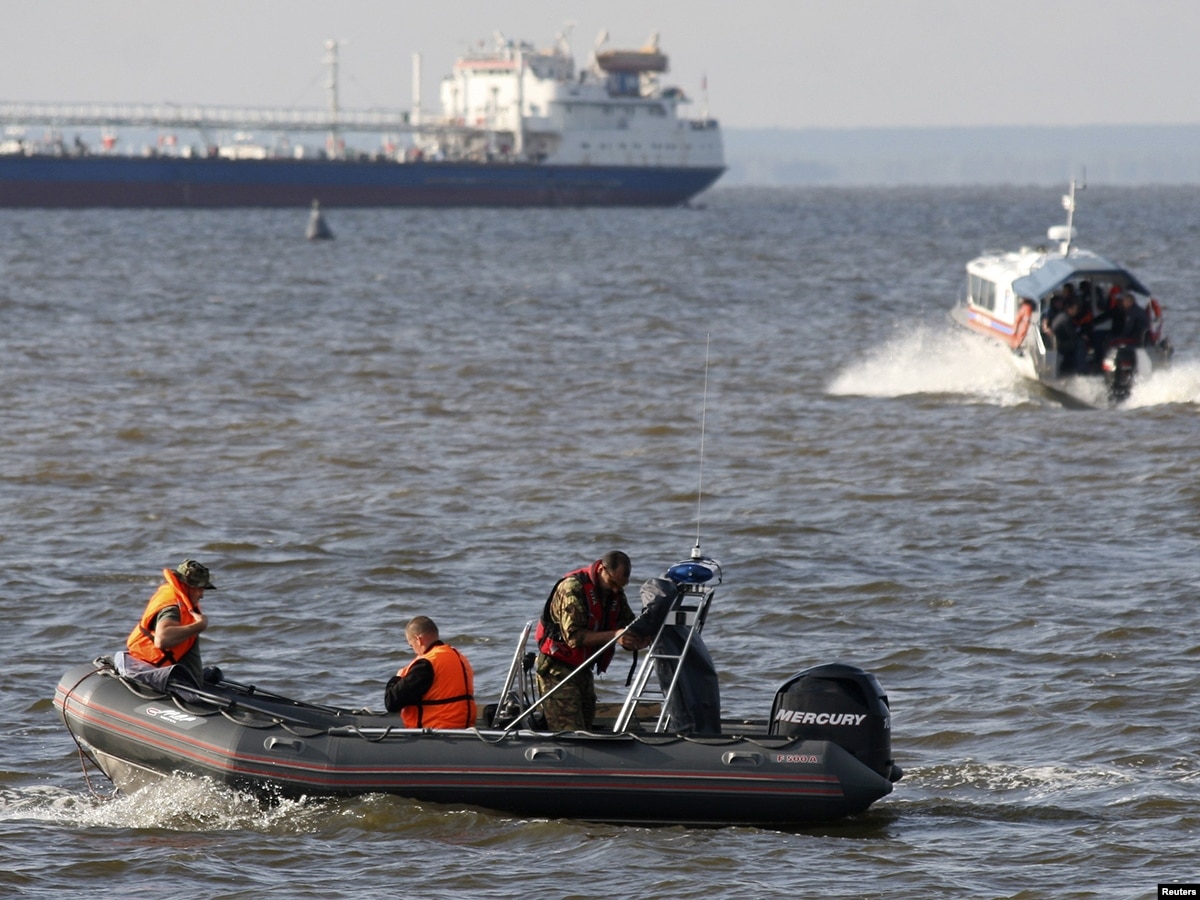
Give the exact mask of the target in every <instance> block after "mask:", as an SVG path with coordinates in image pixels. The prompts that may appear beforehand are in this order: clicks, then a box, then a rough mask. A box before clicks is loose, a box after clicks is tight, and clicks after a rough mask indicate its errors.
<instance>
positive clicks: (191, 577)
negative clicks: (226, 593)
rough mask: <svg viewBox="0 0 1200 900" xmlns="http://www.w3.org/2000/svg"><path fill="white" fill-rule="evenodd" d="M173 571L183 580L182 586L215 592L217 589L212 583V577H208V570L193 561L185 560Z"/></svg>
mask: <svg viewBox="0 0 1200 900" xmlns="http://www.w3.org/2000/svg"><path fill="white" fill-rule="evenodd" d="M175 571H176V572H177V573H179V577H180V578H182V579H183V583H184V584H190V585H191V586H192V587H197V588H203V589H204V590H206V591H215V590H216V589H217V586H216V585H215V584H213V583H212V577H211V576H210V575H209V573H208V569H207V568H206V567H205V566H202V565H201V564H200V563H198V562H196V561H195V560H194V559H185V560H184V561H183V562H181V563H180V564H179V565H178V566H176V567H175Z"/></svg>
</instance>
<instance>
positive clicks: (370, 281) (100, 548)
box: [0, 184, 1200, 898]
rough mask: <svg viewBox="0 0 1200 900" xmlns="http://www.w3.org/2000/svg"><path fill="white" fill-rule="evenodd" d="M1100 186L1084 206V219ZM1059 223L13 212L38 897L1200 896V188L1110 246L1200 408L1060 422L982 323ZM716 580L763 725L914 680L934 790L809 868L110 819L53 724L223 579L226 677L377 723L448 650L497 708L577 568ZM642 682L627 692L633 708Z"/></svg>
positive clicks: (23, 682) (328, 824)
mask: <svg viewBox="0 0 1200 900" xmlns="http://www.w3.org/2000/svg"><path fill="white" fill-rule="evenodd" d="M1064 188H1065V185H1064ZM1060 193H1061V191H1054V190H1047V189H1044V188H1037V189H1035V188H1003V187H986V188H937V189H923V188H904V189H894V190H887V189H867V188H863V189H788V190H772V191H765V190H755V189H749V188H727V189H724V190H715V191H712V192H710V193H709V194H707V195H706V196H704V197H703V198H701V203H700V204H699V205H698V206H697V207H696V208H692V209H671V210H658V211H655V210H571V209H568V210H520V211H497V210H417V211H412V210H394V211H389V210H377V211H371V210H359V211H350V210H332V209H331V210H326V211H325V213H326V218H327V219H328V221H329V224H330V227H331V228H332V229H333V231H334V233H335V234H336V235H337V238H336V240H334V241H327V242H320V243H310V242H308V241H306V240H305V239H304V229H305V224H306V220H307V213H308V211H307V210H294V211H263V210H240V211H123V212H111V211H103V210H94V211H87V212H65V211H3V212H0V424H2V426H3V427H2V428H0V611H2V613H3V626H4V627H3V630H2V631H0V659H3V660H4V669H3V670H4V673H5V677H4V679H3V681H0V697H2V698H3V709H4V710H5V712H6V714H5V715H4V717H3V722H2V723H0V742H2V746H3V756H2V759H3V766H2V770H0V861H2V862H0V894H6V895H16V896H47V897H48V896H64V895H70V894H76V895H80V896H129V895H132V894H134V893H135V892H136V893H138V894H153V893H161V892H164V891H173V892H177V891H179V890H181V889H183V888H184V887H185V886H186V889H187V892H188V894H189V895H190V896H195V897H222V898H252V897H260V896H263V895H271V896H280V897H301V898H304V897H311V898H317V897H321V898H324V897H351V896H355V897H357V896H422V897H430V896H432V897H460V896H472V897H475V896H478V897H509V896H523V895H529V896H547V897H601V896H604V897H624V896H646V897H672V898H689V897H695V898H699V897H704V898H708V897H713V896H722V897H724V896H728V897H753V898H758V897H822V898H827V897H848V898H849V897H922V898H931V897H1012V898H1040V897H1103V898H1113V897H1120V898H1125V897H1128V898H1139V897H1152V896H1155V892H1156V884H1157V883H1159V882H1170V881H1196V880H1198V879H1200V853H1197V846H1198V844H1200V802H1198V801H1200V751H1198V749H1197V730H1198V726H1197V722H1200V675H1198V673H1197V669H1198V667H1200V639H1198V638H1197V636H1196V635H1197V633H1198V632H1200V603H1197V593H1198V589H1200V577H1198V575H1197V566H1196V562H1197V539H1198V537H1200V522H1198V516H1197V513H1198V511H1200V484H1198V481H1197V465H1196V463H1197V449H1196V448H1197V436H1198V415H1197V403H1198V401H1200V362H1198V360H1200V355H1198V354H1197V348H1198V347H1200V334H1198V331H1200V306H1198V303H1197V298H1198V296H1200V291H1198V289H1197V285H1198V283H1200V255H1198V254H1197V252H1196V248H1197V247H1198V246H1200V188H1195V187H1188V188H1183V189H1169V188H1161V187H1155V188H1113V187H1107V188H1106V187H1105V186H1104V185H1097V184H1093V185H1090V186H1089V187H1088V188H1087V190H1086V191H1085V192H1083V193H1082V194H1081V195H1080V197H1079V212H1078V214H1077V218H1076V225H1077V227H1078V228H1079V230H1080V239H1079V242H1080V243H1081V244H1082V245H1084V246H1087V247H1091V248H1093V249H1095V250H1097V251H1099V252H1102V253H1105V254H1106V255H1109V256H1111V257H1113V258H1115V259H1117V260H1118V261H1120V262H1123V263H1125V264H1127V265H1129V266H1131V267H1132V268H1134V269H1135V270H1136V271H1137V272H1138V274H1139V275H1140V276H1142V278H1143V280H1145V281H1147V282H1148V283H1149V284H1150V285H1151V286H1152V287H1153V288H1154V290H1155V295H1156V297H1158V298H1159V299H1160V300H1161V302H1162V304H1163V305H1164V307H1166V310H1167V326H1168V330H1169V332H1170V333H1171V335H1172V337H1173V339H1174V342H1175V344H1176V346H1177V348H1178V352H1177V354H1176V361H1175V366H1174V368H1173V370H1172V371H1171V372H1169V373H1166V374H1163V375H1161V376H1157V377H1156V378H1155V379H1154V380H1152V381H1151V382H1150V383H1147V384H1144V385H1142V386H1141V387H1139V389H1138V391H1137V392H1136V393H1135V395H1134V397H1133V398H1132V401H1131V403H1130V404H1129V405H1128V406H1127V407H1124V408H1119V409H1106V410H1074V409H1065V408H1063V407H1062V406H1061V405H1060V404H1058V403H1056V402H1055V401H1054V400H1053V399H1052V398H1050V397H1047V396H1044V395H1042V394H1041V393H1039V392H1038V391H1037V390H1035V389H1033V388H1031V387H1029V386H1026V385H1023V384H1021V383H1019V382H1018V381H1017V380H1016V379H1015V378H1014V376H1013V375H1012V374H1011V372H1010V370H1009V368H1008V367H1007V361H1006V360H1004V359H1003V354H1002V353H1001V352H1000V351H998V350H996V349H995V348H992V347H988V346H986V345H984V344H982V343H978V342H977V341H976V339H975V338H974V336H972V335H966V334H960V333H958V332H957V331H955V330H954V326H953V325H952V324H951V323H950V321H949V318H948V316H947V314H946V313H947V312H948V310H949V309H950V307H951V306H952V304H953V302H954V300H955V298H956V296H957V293H958V290H959V288H960V281H961V278H962V272H963V265H964V263H965V262H966V260H967V259H968V258H970V257H971V256H974V255H976V254H978V253H979V252H980V251H982V250H984V249H986V248H1014V249H1015V247H1016V246H1017V245H1019V244H1034V243H1037V242H1039V241H1040V240H1043V239H1044V234H1045V229H1046V228H1047V227H1048V226H1050V225H1054V224H1058V223H1059V222H1060V221H1061V219H1062V215H1063V213H1062V208H1061V206H1060V204H1059V194H1060ZM697 540H699V541H700V543H701V546H702V548H703V550H704V551H705V552H706V553H708V554H710V555H712V556H714V557H716V558H718V559H719V560H721V562H722V563H723V564H724V567H725V584H724V585H723V587H722V589H721V592H720V593H719V594H718V595H717V599H716V600H715V601H714V605H713V608H712V613H711V615H710V618H709V621H708V623H707V625H706V628H705V632H704V634H705V638H706V641H707V643H708V646H709V648H710V651H711V652H712V655H713V657H714V659H715V661H716V663H717V665H718V667H719V669H720V671H721V690H722V702H723V706H724V708H725V711H726V712H727V713H729V714H742V715H753V716H764V715H766V714H767V712H768V711H769V709H770V704H771V700H772V696H773V693H774V691H775V689H776V687H777V686H778V685H779V684H780V683H781V682H782V681H783V680H784V679H785V678H787V677H788V676H789V675H790V674H792V673H794V672H796V671H798V670H800V669H802V668H805V667H807V666H809V665H813V664H816V663H821V662H834V661H840V662H849V663H853V664H856V665H860V666H863V667H864V668H867V669H869V670H871V671H873V672H875V673H876V675H877V676H878V677H879V679H880V681H881V682H882V684H883V686H884V688H885V689H886V690H887V692H888V694H889V697H890V699H891V704H892V709H893V715H894V721H893V731H894V733H893V749H894V752H895V756H896V761H897V762H898V763H899V764H900V765H901V766H902V767H903V768H904V769H905V772H906V775H905V778H904V780H903V781H901V782H900V783H899V784H898V785H897V787H896V790H895V792H894V793H893V794H892V795H891V796H889V797H887V798H885V799H884V800H882V801H880V802H879V803H878V804H876V805H875V806H874V807H873V808H872V809H871V810H870V811H869V812H868V813H866V814H865V815H862V816H860V817H857V818H854V819H851V820H847V821H845V822H842V823H838V824H834V825H829V826H825V827H820V828H813V829H806V830H803V831H799V832H777V831H770V830H761V829H751V828H731V829H713V830H700V831H697V830H689V829H684V828H634V827H617V826H610V825H597V824H589V823H585V822H578V821H525V820H520V819H516V818H513V817H511V816H506V815H503V814H497V813H492V812H487V811H484V810H479V809H472V808H442V807H435V806H430V805H426V804H418V803H413V802H410V801H406V800H401V799H397V798H390V797H381V796H372V797H364V798H361V799H356V800H344V801H337V802H318V801H312V800H306V801H301V802H292V803H285V804H282V805H280V806H277V807H268V808H263V807H260V806H259V805H258V804H256V803H254V802H253V801H251V800H250V799H249V798H246V797H243V796H240V795H238V794H236V793H233V792H231V791H227V790H224V789H220V788H216V787H213V786H212V785H208V784H206V783H204V782H196V781H188V780H186V779H173V780H171V781H168V782H165V783H163V784H161V785H158V786H156V787H154V788H151V789H148V790H146V791H143V792H140V793H138V794H133V795H130V796H123V797H116V798H113V799H107V798H106V797H107V795H108V793H109V791H110V789H111V786H110V785H108V783H107V782H106V781H105V780H104V778H103V776H101V775H99V774H98V773H97V772H96V771H95V770H94V769H89V770H88V772H87V775H86V777H85V773H84V771H83V770H82V768H81V765H80V760H79V757H78V753H77V750H76V747H75V744H74V743H73V741H72V739H71V736H70V735H69V734H68V733H67V732H66V730H65V729H64V727H63V726H62V723H61V722H60V721H59V720H58V719H57V717H56V715H55V713H54V710H53V708H52V706H51V703H50V698H51V696H52V694H53V690H54V685H55V683H56V681H57V679H58V677H59V676H60V675H61V674H62V672H63V671H64V670H65V669H66V668H68V667H69V666H71V665H74V664H76V663H79V662H82V661H86V660H90V659H91V658H93V657H95V656H98V655H101V654H104V653H110V652H112V651H113V650H115V649H118V648H119V647H120V646H121V645H122V642H123V640H124V638H125V635H126V634H127V633H128V631H129V629H130V627H131V626H132V625H133V623H134V621H135V619H136V617H137V615H138V613H139V612H140V610H141V608H142V606H143V604H144V603H145V601H146V599H147V598H148V597H149V595H150V593H151V591H152V590H153V589H154V587H155V585H156V584H157V582H158V580H159V572H160V570H161V569H162V568H163V567H164V566H169V565H174V564H175V563H177V562H179V561H180V560H181V559H183V558H184V557H185V556H193V557H196V558H198V559H200V560H202V561H203V562H204V563H206V564H207V565H209V566H210V567H211V569H212V570H213V577H214V579H215V581H216V583H217V584H218V586H219V590H218V591H217V592H215V593H211V594H210V595H209V596H208V597H206V610H207V612H208V614H209V616H210V618H211V620H212V623H213V624H212V627H211V628H210V630H209V632H208V633H207V634H206V635H205V636H204V638H203V643H204V654H205V661H206V662H209V663H218V664H219V665H220V666H221V667H222V669H223V670H224V671H225V673H226V674H227V675H229V676H230V677H234V678H236V679H237V680H240V681H244V682H249V683H253V684H257V685H260V686H262V687H265V688H269V689H271V690H275V691H279V692H281V693H285V694H288V695H291V696H297V697H301V698H303V699H308V700H313V701H318V702H325V703H335V704H340V705H352V706H372V707H375V708H379V707H380V706H381V705H382V692H383V684H384V682H385V681H386V679H387V676H388V675H390V674H391V673H393V672H394V671H395V670H396V668H397V667H398V666H399V665H400V664H401V663H403V662H404V661H405V660H406V659H407V658H408V652H409V651H408V649H407V647H406V645H405V642H404V638H403V633H402V627H403V624H404V622H405V621H407V619H408V618H409V617H411V616H413V615H416V614H419V613H423V614H428V615H431V616H433V617H434V618H435V619H436V620H437V622H438V624H439V625H440V626H441V629H442V633H443V636H444V637H446V638H448V639H449V640H450V641H451V642H452V643H454V644H456V645H457V646H459V647H460V648H461V649H463V650H464V651H465V652H466V653H467V654H468V655H469V656H470V658H471V660H472V662H473V663H474V666H475V669H476V673H477V687H478V689H479V692H480V694H481V699H483V700H485V701H487V700H489V699H491V698H490V696H488V695H489V694H490V693H491V692H494V691H497V690H498V689H499V684H500V681H501V679H502V678H503V675H504V672H505V670H506V668H507V666H508V661H509V658H510V656H511V653H512V648H513V643H514V641H515V639H516V637H517V634H518V632H519V630H520V628H521V627H522V625H523V624H524V623H525V622H526V621H527V620H529V619H531V618H533V617H534V616H536V615H537V612H538V610H539V608H540V604H541V603H542V601H543V600H544V599H545V596H546V594H547V592H548V590H549V588H550V586H551V585H552V583H553V582H554V580H555V579H556V577H557V576H558V575H560V574H561V573H563V572H565V571H567V570H568V569H571V568H574V567H576V566H578V565H581V564H583V563H586V562H589V561H591V560H592V559H595V558H596V557H598V556H599V555H601V554H602V553H603V552H604V551H606V550H608V549H611V548H614V547H620V548H623V549H625V550H627V551H628V552H629V553H630V554H631V555H632V557H633V560H634V579H635V581H637V580H639V579H644V578H649V577H651V576H654V575H657V574H659V573H660V572H661V571H662V570H663V569H664V568H665V567H666V566H668V565H670V564H671V563H674V562H676V561H678V560H679V559H682V558H684V557H686V556H687V555H688V553H689V551H690V550H691V548H692V546H693V545H694V544H695V543H696V542H697ZM625 670H626V666H625V664H624V659H623V658H619V659H618V661H617V663H616V664H614V666H613V668H612V670H611V671H610V674H609V675H608V676H606V678H605V679H604V681H602V683H601V685H600V690H601V693H602V695H603V697H604V698H605V699H612V698H614V697H616V696H617V695H618V693H619V691H620V690H621V686H622V684H623V676H624V673H625Z"/></svg>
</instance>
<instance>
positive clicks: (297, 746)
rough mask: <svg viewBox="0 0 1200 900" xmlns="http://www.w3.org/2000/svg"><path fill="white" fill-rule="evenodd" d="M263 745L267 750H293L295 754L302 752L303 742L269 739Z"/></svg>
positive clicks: (276, 738)
mask: <svg viewBox="0 0 1200 900" xmlns="http://www.w3.org/2000/svg"><path fill="white" fill-rule="evenodd" d="M263 745H264V746H265V747H266V748H267V749H268V750H295V751H296V752H297V753H300V752H301V751H303V750H304V741H299V740H295V739H292V740H288V739H287V738H278V737H269V738H267V739H266V740H265V741H264V742H263Z"/></svg>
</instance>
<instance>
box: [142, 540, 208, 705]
mask: <svg viewBox="0 0 1200 900" xmlns="http://www.w3.org/2000/svg"><path fill="white" fill-rule="evenodd" d="M162 573H163V583H162V584H160V585H159V586H158V589H157V590H155V592H154V595H153V596H152V597H151V598H150V601H149V602H148V603H147V604H146V609H145V610H144V611H143V612H142V617H141V618H140V619H138V623H137V624H136V625H135V626H133V630H132V631H131V632H129V637H128V638H127V639H126V641H125V647H126V655H125V658H124V659H122V660H121V662H122V664H123V668H125V669H126V670H127V671H126V672H125V674H130V675H133V676H134V677H142V680H145V681H148V682H150V683H157V682H160V681H161V682H162V683H164V684H165V682H166V679H167V678H170V677H171V676H172V675H173V674H177V673H181V674H182V675H183V676H184V677H186V678H187V679H189V680H190V681H192V682H193V683H194V684H195V685H200V684H203V683H204V682H205V681H206V680H207V681H210V682H215V681H220V680H221V675H220V670H219V669H218V668H217V667H216V666H213V667H211V668H210V670H209V671H207V672H206V671H205V669H204V666H203V664H202V663H201V661H200V634H201V633H202V632H204V631H206V630H207V629H208V616H206V615H205V614H204V613H203V612H201V611H200V599H201V598H202V597H203V596H204V592H205V591H215V590H216V589H217V586H216V585H215V584H213V583H212V577H211V575H210V574H209V571H208V568H207V567H206V566H204V565H202V564H200V563H198V562H196V560H194V559H185V560H184V561H183V562H181V563H180V564H179V565H178V566H176V567H175V568H174V569H163V570H162ZM153 670H163V671H162V672H158V673H154V672H153ZM156 675H157V676H158V677H155V676H156Z"/></svg>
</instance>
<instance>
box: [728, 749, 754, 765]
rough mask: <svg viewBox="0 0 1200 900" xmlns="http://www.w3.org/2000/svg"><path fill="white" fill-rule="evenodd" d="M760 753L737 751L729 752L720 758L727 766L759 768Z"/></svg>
mask: <svg viewBox="0 0 1200 900" xmlns="http://www.w3.org/2000/svg"><path fill="white" fill-rule="evenodd" d="M762 761H763V758H762V754H761V753H744V752H739V751H737V750H731V751H729V752H728V753H726V754H725V755H724V756H722V757H721V762H723V763H725V765H727V766H761V765H762Z"/></svg>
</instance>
